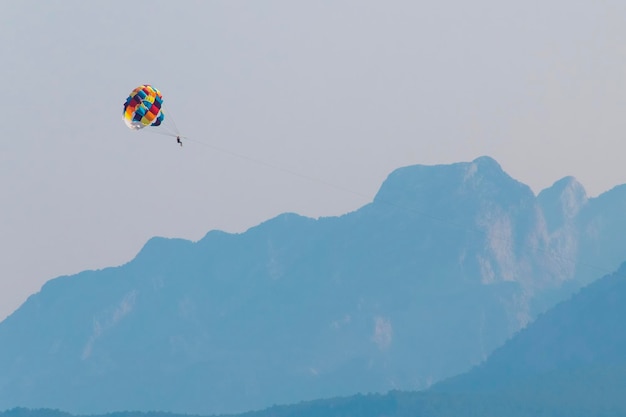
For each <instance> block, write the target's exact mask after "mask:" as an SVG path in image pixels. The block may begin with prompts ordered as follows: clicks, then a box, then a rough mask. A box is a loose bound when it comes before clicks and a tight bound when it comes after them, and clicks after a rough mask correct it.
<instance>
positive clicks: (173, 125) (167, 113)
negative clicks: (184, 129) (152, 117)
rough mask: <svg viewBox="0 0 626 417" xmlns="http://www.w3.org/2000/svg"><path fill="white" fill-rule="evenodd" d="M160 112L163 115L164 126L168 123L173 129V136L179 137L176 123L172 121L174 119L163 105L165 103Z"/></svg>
mask: <svg viewBox="0 0 626 417" xmlns="http://www.w3.org/2000/svg"><path fill="white" fill-rule="evenodd" d="M161 111H163V112H164V113H165V124H167V123H170V124H171V125H172V128H173V129H174V135H173V136H180V130H178V126H176V122H175V121H174V118H173V117H172V113H171V112H170V109H168V108H167V105H166V104H165V102H163V105H162V107H161Z"/></svg>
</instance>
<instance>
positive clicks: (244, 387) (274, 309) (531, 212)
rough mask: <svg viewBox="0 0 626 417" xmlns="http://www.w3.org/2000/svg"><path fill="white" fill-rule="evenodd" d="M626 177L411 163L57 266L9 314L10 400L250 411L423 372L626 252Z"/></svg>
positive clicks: (471, 353)
mask: <svg viewBox="0 0 626 417" xmlns="http://www.w3.org/2000/svg"><path fill="white" fill-rule="evenodd" d="M625 208H626V188H620V187H618V188H616V189H614V190H612V191H610V192H608V193H606V194H604V195H602V196H600V197H598V198H595V199H588V198H587V197H586V195H585V192H584V190H583V188H582V187H581V186H580V184H578V183H577V182H576V181H575V180H574V179H572V178H565V179H563V180H561V181H559V182H557V183H556V184H555V185H554V186H553V187H551V188H550V189H548V190H545V191H543V192H542V193H540V195H539V196H538V197H536V196H535V195H534V194H533V193H532V191H531V190H530V189H529V188H528V187H527V186H525V185H524V184H521V183H519V182H518V181H516V180H514V179H513V178H511V177H510V176H508V175H507V174H506V173H505V172H504V171H502V169H501V168H500V166H499V165H498V163H497V162H496V161H494V160H493V159H491V158H488V157H481V158H478V159H476V160H474V161H472V162H467V163H456V164H452V165H439V166H419V165H418V166H410V167H405V168H400V169H398V170H396V171H394V172H393V173H391V175H390V176H389V177H388V178H387V180H386V181H385V182H384V184H383V185H382V187H381V189H380V191H379V193H378V194H377V195H376V197H375V199H374V201H373V202H372V203H371V204H368V205H366V206H364V207H362V208H360V209H359V210H356V211H354V212H352V213H348V214H345V215H343V216H339V217H328V218H320V219H310V218H305V217H301V216H298V215H296V214H284V215H281V216H278V217H276V218H274V219H271V220H268V221H267V222H264V223H262V224H260V225H258V226H256V227H254V228H251V229H250V230H248V231H246V232H245V233H241V234H227V233H223V232H219V231H212V232H209V233H208V234H207V235H206V236H205V237H204V238H203V239H201V240H200V241H198V242H189V241H184V240H176V239H162V238H154V239H152V240H150V241H149V242H148V243H147V244H146V245H145V247H144V248H143V249H142V251H141V252H140V253H139V254H138V255H137V257H136V258H135V259H134V260H133V261H131V262H129V263H128V264H126V265H123V266H121V267H117V268H108V269H104V270H100V271H86V272H83V273H80V274H77V275H75V276H69V277H60V278H57V279H54V280H51V281H49V282H48V283H47V284H46V285H44V287H43V288H42V290H41V292H39V293H37V294H34V295H32V296H31V297H30V298H29V299H28V300H27V301H26V302H25V303H24V305H23V306H22V307H21V308H20V309H18V310H17V311H16V312H15V313H14V314H13V315H12V316H10V317H8V318H7V319H6V320H5V321H4V322H2V323H0V409H3V408H10V407H15V406H27V407H33V408H34V407H48V408H59V409H63V410H67V411H71V412H76V413H101V412H109V411H114V410H163V411H173V412H186V413H203V414H209V413H222V412H238V411H245V410H250V409H257V408H262V407H266V406H269V405H272V404H275V403H291V402H298V401H301V400H308V399H315V398H319V397H329V396H338V395H351V394H354V393H357V392H363V393H366V392H384V391H387V390H389V389H405V390H408V389H422V388H425V387H428V386H430V385H431V384H432V383H434V382H436V381H439V380H441V379H443V378H446V377H449V376H452V375H456V374H459V373H461V372H464V371H466V370H468V369H469V368H470V367H472V366H473V365H475V364H477V363H480V362H481V361H483V360H484V359H485V358H486V357H487V355H488V354H489V353H491V352H492V351H493V350H494V349H495V348H497V347H498V346H500V345H502V344H503V343H504V342H505V340H506V339H507V338H509V337H510V336H511V335H512V334H514V333H515V332H516V331H518V330H520V329H521V328H523V327H524V326H526V324H528V323H529V322H530V321H531V320H532V319H533V318H534V317H536V315H537V314H538V313H540V312H542V311H544V310H545V309H546V308H548V307H550V306H552V305H554V303H556V302H557V301H560V300H562V299H564V298H565V297H567V296H569V294H571V293H572V292H573V291H575V290H576V289H578V288H580V286H581V285H584V284H586V283H588V282H591V281H592V280H593V279H594V278H595V277H597V276H599V275H602V274H600V273H598V269H597V266H601V267H603V268H606V269H607V270H611V269H614V268H616V267H617V265H619V263H620V262H621V261H622V260H623V259H626V245H625V243H626V233H624V232H626V221H624V219H623V213H624V209H625Z"/></svg>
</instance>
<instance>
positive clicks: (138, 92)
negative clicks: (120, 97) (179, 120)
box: [124, 84, 165, 130]
mask: <svg viewBox="0 0 626 417" xmlns="http://www.w3.org/2000/svg"><path fill="white" fill-rule="evenodd" d="M162 105H163V96H162V95H161V92H160V91H159V90H157V89H156V88H154V87H152V86H151V85H149V84H144V85H140V86H139V87H137V88H135V89H134V90H133V91H132V93H130V95H129V96H128V98H127V99H126V103H124V122H125V123H126V126H128V127H129V128H130V129H133V130H139V129H143V128H144V127H146V126H159V125H160V124H161V122H163V119H165V115H164V114H163V110H162V108H161V107H162Z"/></svg>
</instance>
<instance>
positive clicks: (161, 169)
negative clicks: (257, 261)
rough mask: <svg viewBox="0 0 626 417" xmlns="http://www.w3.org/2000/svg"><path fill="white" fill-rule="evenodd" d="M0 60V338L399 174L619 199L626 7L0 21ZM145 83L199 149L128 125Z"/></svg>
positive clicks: (261, 5)
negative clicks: (82, 275)
mask: <svg viewBox="0 0 626 417" xmlns="http://www.w3.org/2000/svg"><path fill="white" fill-rule="evenodd" d="M0 60H1V61H0V62H1V64H0V122H1V124H0V138H1V140H0V158H1V163H0V190H1V198H2V200H1V201H2V206H1V207H2V208H1V210H2V212H1V214H2V215H1V216H0V253H1V255H0V319H2V318H3V317H5V316H6V315H7V314H10V313H11V312H12V311H13V310H14V309H15V308H17V307H18V306H19V305H20V304H21V303H22V302H23V301H24V300H25V299H26V297H27V296H28V295H29V294H32V293H34V292H36V291H38V290H39V288H40V287H41V285H42V284H43V283H44V282H45V281H47V280H49V279H51V278H54V277H56V276H58V275H62V274H73V273H76V272H79V271H81V270H84V269H95V268H102V267H106V266H114V265H119V264H121V263H125V262H127V261H129V260H130V259H132V258H133V257H134V256H135V255H136V253H137V252H138V251H139V249H140V248H141V246H142V245H143V244H144V243H145V241H146V240H147V239H149V238H150V237H152V236H168V237H181V238H186V239H192V240H197V239H199V238H201V237H202V236H204V234H206V232H208V231H209V230H211V229H222V230H226V231H231V232H240V231H244V230H246V229H247V228H249V227H251V226H253V225H256V224H258V223H259V222H261V221H263V220H265V219H268V218H270V217H273V216H275V215H276V214H279V213H282V212H287V211H292V212H297V213H300V214H303V215H308V216H312V217H318V216H326V215H338V214H342V213H345V212H348V211H351V210H354V209H356V208H358V207H360V206H361V205H363V204H366V203H367V202H369V201H370V200H371V199H372V198H373V196H374V194H375V193H376V191H377V189H378V187H379V186H380V184H381V183H382V181H383V180H384V179H385V177H386V176H387V175H388V174H389V173H390V172H391V171H392V170H393V169H395V168H398V167H401V166H405V165H411V164H438V163H451V162H457V161H469V160H472V159H474V158H475V157H477V156H480V155H490V156H492V157H494V158H495V159H496V160H498V161H499V162H500V163H501V165H502V166H503V168H504V169H505V170H506V171H507V172H508V173H509V174H511V175H512V176H513V177H515V178H517V179H518V180H520V181H522V182H524V183H526V184H528V185H530V186H531V187H532V188H533V190H535V192H538V191H540V190H541V189H543V188H545V187H547V186H550V185H551V184H552V183H553V182H555V181H556V180H558V179H560V178H562V177H564V176H566V175H573V176H575V177H576V178H578V180H579V181H580V182H582V184H583V185H584V186H585V187H586V189H587V191H588V193H589V194H590V195H592V196H595V195H597V194H599V193H601V192H604V191H606V190H608V189H610V188H611V187H613V186H615V185H617V184H622V183H626V165H625V164H624V161H625V160H626V155H625V151H626V146H625V145H624V143H626V142H625V141H626V117H625V115H626V2H624V1H623V0H595V1H589V0H554V1H551V0H520V1H501V0H474V1H472V2H468V1H466V0H449V1H445V0H443V1H437V2H433V1H416V0H407V1H394V0H386V1H371V0H351V1H342V0H315V1H299V0H281V1H278V0H270V1H268V0H249V1H232V0H221V1H208V0H207V1H183V0H177V1H175V2H173V1H155V0H151V1H132V2H129V1H121V0H108V1H102V2H95V1H84V0H76V1H52V0H50V1H45V2H42V1H39V0H37V1H34V0H33V1H27V0H20V1H0ZM143 83H151V84H153V85H155V86H156V87H158V88H159V89H160V90H161V91H162V92H163V94H164V98H165V101H166V104H167V106H168V109H169V111H170V113H171V114H172V116H173V118H174V120H175V122H176V124H177V126H178V128H179V129H180V130H181V131H182V132H183V134H185V135H187V136H189V137H190V138H192V139H194V140H195V141H197V142H188V143H186V145H185V146H184V147H183V148H182V149H181V148H179V147H178V146H177V145H176V144H175V142H174V140H173V139H171V138H168V137H165V136H160V135H154V134H146V133H145V132H139V133H137V132H133V131H130V130H129V129H128V128H127V127H126V126H125V125H124V123H123V122H122V119H121V113H122V103H123V102H124V100H125V98H126V96H127V95H128V93H129V92H130V91H131V90H132V89H133V88H134V87H136V86H137V85H140V84H143ZM198 142H199V143H198ZM207 145H209V146H207ZM211 146H212V147H216V148H219V149H223V150H225V151H218V150H216V149H214V148H212V147H211ZM294 174H297V175H294ZM328 184H331V185H332V186H329V185H328Z"/></svg>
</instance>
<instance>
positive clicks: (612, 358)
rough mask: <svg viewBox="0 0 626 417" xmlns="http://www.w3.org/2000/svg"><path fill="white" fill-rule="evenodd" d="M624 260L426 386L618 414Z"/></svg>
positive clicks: (622, 399)
mask: <svg viewBox="0 0 626 417" xmlns="http://www.w3.org/2000/svg"><path fill="white" fill-rule="evenodd" d="M624 317H626V264H624V265H622V267H621V268H620V269H619V270H618V271H617V272H615V273H614V274H611V275H609V276H605V277H604V278H602V279H600V280H598V281H596V282H594V283H592V284H590V285H589V286H587V287H585V288H583V289H582V290H580V292H578V293H577V294H576V295H574V296H573V297H572V298H571V299H570V300H568V301H566V302H563V303H560V304H559V305H557V306H556V307H554V308H553V309H551V310H550V311H548V312H547V313H545V314H544V315H542V316H540V317H539V318H538V319H537V320H536V321H535V322H534V323H533V324H532V325H530V326H528V327H527V328H526V329H524V330H522V331H521V332H520V333H519V334H517V335H516V336H515V337H514V338H513V339H512V340H510V341H509V342H508V343H506V344H505V345H504V346H502V347H501V348H499V349H497V350H496V351H495V352H494V353H493V354H492V355H491V356H490V358H489V359H488V360H487V361H486V362H485V363H483V364H481V365H480V366H477V367H476V368H475V369H473V370H472V371H471V372H468V373H466V374H463V375H460V376H458V377H455V378H451V379H449V380H447V381H444V382H442V383H440V384H437V385H436V386H435V387H433V389H434V390H436V391H438V392H446V393H456V392H463V393H471V394H484V393H488V394H489V393H495V392H497V393H507V394H506V395H515V396H517V397H518V398H544V399H546V400H549V401H550V402H552V403H558V402H563V403H580V404H581V405H593V406H594V407H595V409H599V408H602V409H605V410H621V413H622V414H620V415H626V395H624V394H625V393H626V327H625V326H624Z"/></svg>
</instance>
